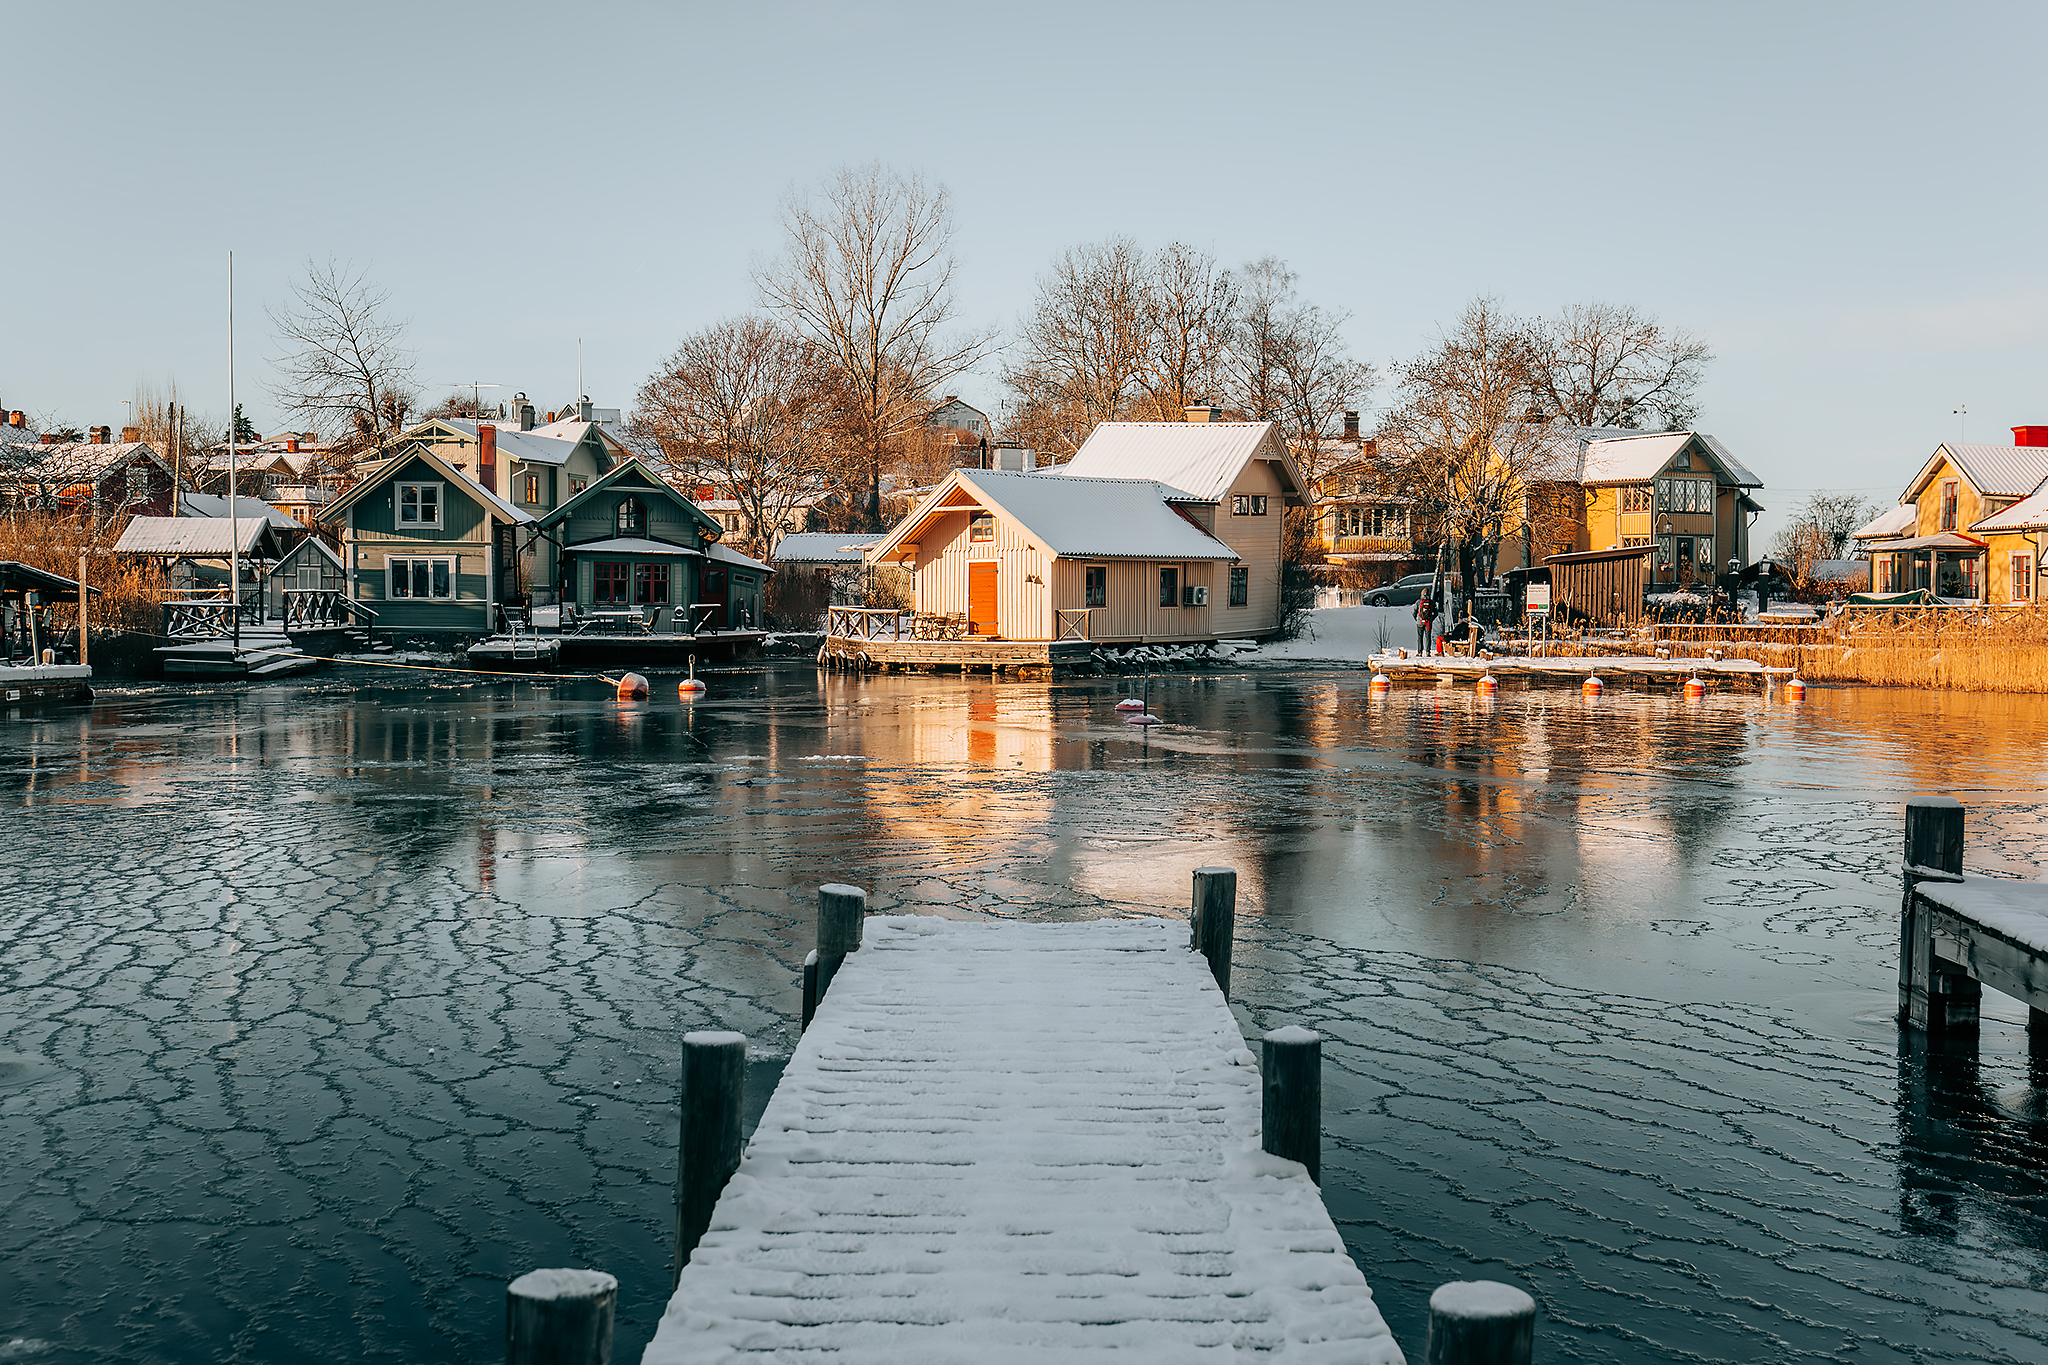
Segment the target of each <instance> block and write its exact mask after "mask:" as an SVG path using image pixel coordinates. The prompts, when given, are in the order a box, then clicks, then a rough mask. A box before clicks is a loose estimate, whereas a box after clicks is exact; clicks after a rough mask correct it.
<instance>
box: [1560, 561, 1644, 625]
mask: <svg viewBox="0 0 2048 1365" xmlns="http://www.w3.org/2000/svg"><path fill="white" fill-rule="evenodd" d="M1649 561H1650V556H1648V555H1617V556H1616V557H1615V558H1613V559H1600V560H1593V561H1591V562H1586V563H1577V564H1552V565H1551V566H1550V583H1551V601H1552V603H1553V604H1555V606H1556V607H1557V608H1558V609H1559V610H1563V609H1565V608H1567V607H1568V608H1569V609H1570V610H1571V611H1572V613H1573V614H1574V615H1575V616H1581V617H1587V618H1590V619H1592V620H1595V621H1602V622H1607V623H1610V624H1613V623H1632V622H1635V621H1640V620H1641V619H1642V618H1643V587H1644V583H1645V580H1646V575H1647V573H1648V569H1649Z"/></svg>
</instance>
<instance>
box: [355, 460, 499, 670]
mask: <svg viewBox="0 0 2048 1365" xmlns="http://www.w3.org/2000/svg"><path fill="white" fill-rule="evenodd" d="M376 478H377V480H378V482H379V483H380V484H381V485H383V486H382V487H381V488H379V489H377V490H375V491H372V492H370V493H368V494H366V495H365V496H364V497H363V498H362V500H361V501H359V502H357V503H356V504H355V505H354V506H353V507H351V508H349V510H348V521H347V534H346V542H345V546H344V549H343V552H342V562H343V564H344V566H345V567H346V569H347V571H348V577H349V582H350V584H351V595H352V596H354V598H355V599H356V600H357V601H358V602H361V603H363V604H365V605H366V606H368V607H370V608H371V609H372V610H373V611H375V612H376V613H377V627H378V629H380V630H393V629H397V630H488V629H489V628H490V624H491V609H490V593H491V586H492V584H491V577H492V576H491V543H490V539H489V537H490V526H491V520H490V518H489V517H487V516H486V515H485V504H484V503H483V502H482V501H481V500H480V499H478V498H475V497H472V496H470V495H469V494H468V493H467V492H465V490H464V488H463V484H462V482H461V481H460V480H454V479H448V478H445V477H443V476H442V475H441V474H440V473H439V471H437V470H435V469H434V468H433V466H431V465H429V464H427V463H426V462H425V461H423V460H419V459H411V460H406V461H403V462H401V463H400V464H398V466H397V467H396V468H395V469H391V470H380V471H379V472H378V473H377V475H376ZM401 483H437V484H440V485H441V525H440V526H439V527H438V528H436V527H425V526H414V527H406V528H403V529H401V528H400V527H399V525H398V524H397V511H396V504H397V498H398V493H397V486H398V485H399V484H401ZM392 558H399V559H412V558H452V559H454V560H455V584H454V586H455V596H454V597H453V598H441V599H418V598H393V597H391V596H390V595H389V594H388V592H387V588H388V587H389V585H390V581H391V579H390V570H389V569H388V567H387V564H386V561H387V560H389V559H392Z"/></svg>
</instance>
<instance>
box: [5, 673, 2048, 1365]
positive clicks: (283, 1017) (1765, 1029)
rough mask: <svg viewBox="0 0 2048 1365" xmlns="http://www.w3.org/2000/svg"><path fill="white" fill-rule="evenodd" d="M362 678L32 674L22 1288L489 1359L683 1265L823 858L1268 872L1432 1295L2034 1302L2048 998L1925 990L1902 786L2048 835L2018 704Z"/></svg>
mask: <svg viewBox="0 0 2048 1365" xmlns="http://www.w3.org/2000/svg"><path fill="white" fill-rule="evenodd" d="M711 682H712V692H711V695H710V697H709V698H707V699H706V700H705V701H702V702H698V703H696V704H694V705H688V706H686V705H684V704H682V703H681V702H680V701H679V700H678V699H676V698H675V697H673V696H672V695H657V696H656V697H655V698H654V699H653V700H652V701H650V702H648V703H644V704H625V705H622V704H620V703H618V702H616V701H615V700H614V699H613V698H612V697H611V696H610V695H608V692H607V690H606V689H604V688H602V687H600V686H597V685H594V684H593V685H572V684H563V685H542V684H528V683H511V684H494V685H489V686H484V685H476V686H470V685H456V686H414V685H392V684H390V683H388V682H386V681H384V680H382V679H381V678H371V679H368V680H364V679H362V678H360V677H358V676H355V675H347V676H340V677H334V678H328V679H319V680H313V681H311V682H309V683H299V684H290V685H278V686H266V687H256V688H249V689H244V690H237V691H221V692H205V691H195V690H181V689H161V690H149V689H143V690H137V691H134V692H130V693H126V694H113V695H109V696H107V697H104V698H102V700H101V701H100V702H99V703H98V704H97V705H96V706H95V707H94V708H93V709H92V711H91V712H90V714H86V713H59V714H53V715H51V716H49V717H44V718H40V719H31V720H25V721H20V722H16V723H14V724H12V725H10V726H8V727H7V728H6V729H5V730H0V784H4V786H5V787H6V788H7V789H8V790H10V791H11V792H12V793H13V794H14V796H15V799H16V801H17V803H18V805H19V806H20V808H21V810H20V815H19V819H18V821H17V829H16V833H17V837H16V838H15V839H14V840H12V841H10V843H9V846H8V849H7V852H6V854H5V855H4V857H0V878H4V879H5V882H6V893H7V894H6V903H7V904H9V905H11V906H13V907H16V912H15V913H14V914H12V915H10V916H8V917H6V918H5V919H4V920H0V1162H4V1163H5V1169H6V1170H7V1171H8V1178H7V1181H6V1182H5V1184H4V1186H0V1190H4V1195H0V1199H4V1216H0V1269H4V1273H5V1279H4V1281H0V1283H4V1284H5V1285H6V1286H7V1292H5V1293H0V1346H4V1344H5V1343H6V1342H7V1341H10V1340H13V1339H15V1338H22V1339H27V1340H34V1341H40V1342H47V1343H49V1344H50V1350H49V1352H48V1353H47V1354H46V1355H42V1356H39V1357H38V1358H39V1359H49V1360H52V1361H60V1360H106V1361H142V1360H186V1359H201V1358H204V1359H213V1358H223V1359H240V1360H252V1361H254V1360H271V1359H289V1358H299V1357H310V1356H313V1355H316V1354H317V1355H321V1356H349V1357H354V1358H362V1359H457V1360H479V1361H481V1360H490V1359H495V1358H498V1357H499V1356H500V1354H501V1351H502V1347H501V1345H500V1342H499V1338H498V1332H499V1330H500V1329H499V1326H498V1323H499V1320H500V1312H501V1310H500V1308H499V1304H500V1302H501V1296H502V1287H503V1282H504V1280H505V1279H506V1278H509V1277H510V1276H511V1275H513V1274H516V1273H517V1272H519V1271H521V1270H524V1269H527V1268H530V1267H532V1266H536V1265H554V1264H597V1265H602V1266H604V1267H606V1268H608V1269H611V1270H613V1271H614V1272H615V1273H617V1274H618V1275H619V1276H620V1278H621V1281H622V1289H621V1324H620V1342H619V1352H618V1358H619V1359H620V1360H622V1361H623V1360H633V1359H636V1358H637V1356H638V1352H639V1348H640V1344H641V1343H643V1342H644V1341H645V1340H646V1339H647V1337H648V1336H649V1335H650V1334H651V1332H652V1329H653V1324H654V1320H655V1317H656V1316H657V1314H658V1311H659V1306H660V1302H661V1299H662V1296H663V1294H664V1292H665V1289H666V1285H667V1282H668V1275H667V1270H666V1268H665V1261H666V1248H665V1246H664V1244H663V1243H664V1239H665V1237H666V1236H667V1235H668V1220H667V1218H666V1216H665V1210H666V1208H667V1206H668V1201H669V1200H670V1198H671V1194H670V1184H669V1182H670V1180H671V1179H672V1175H673V1161H674V1157H673V1141H674V1131H675V1112H674V1095H673V1091H674V1073H675V1066H676V1054H677V1048H678V1043H677V1035H678V1033H679V1032H680V1031H682V1030H684V1029H687V1028H695V1027H704V1026H707V1025H718V1026H724V1027H732V1028H737V1029H740V1030H741V1031H743V1032H745V1033H747V1034H748V1035H749V1036H750V1038H751V1039H753V1041H754V1045H755V1047H756V1049H757V1052H758V1053H759V1054H760V1055H761V1056H762V1057H763V1058H764V1059H766V1060H765V1062H764V1066H763V1068H762V1069H761V1070H760V1071H759V1074H758V1075H757V1077H756V1079H758V1080H760V1081H761V1082H762V1083H763V1088H765V1085H766V1084H770V1083H772V1079H773V1076H774V1074H775V1070H774V1068H775V1066H776V1065H777V1059H779V1058H780V1057H782V1056H784V1055H786V1054H787V1051H788V1048H789V1047H790V1045H791V1043H792V1041H793V1034H794V1028H793V1023H794V1015H795V1013H796V1010H797V1004H798V1001H797V995H796V990H795V980H796V973H797V966H798V963H799V962H800V960H801V957H802V954H803V952H804V950H805V948H806V947H807V946H808V944H807V941H806V940H807V938H808V936H809V933H810V901H811V897H812V894H813V889H814V888H815V886H816V885H817V883H819V882H821V881H826V880H851V881H855V882H859V883H862V884H865V885H867V886H869V887H870V888H871V889H872V891H873V893H874V899H875V902H876V903H877V904H878V905H879V906H880V907H883V908H900V909H908V910H914V911H917V912H919V913H928V914H945V915H958V916H984V915H1029V916H1038V917H1078V916H1101V915H1133V914H1156V913H1177V912H1179V911H1180V909H1181V907H1182V906H1184V905H1185V902H1186V897H1187V890H1188V872H1189V869H1191V868H1192V867H1195V866H1197V865H1202V864H1214V863H1223V864H1229V865H1232V866H1235V867H1237V868H1238V869H1239V873H1240V897H1241V903H1240V920H1241V926H1242V932H1241V936H1240V937H1241V942H1240V946H1239V951H1238V961H1239V966H1238V976H1237V980H1238V983H1239V987H1238V988H1239V996H1240V999H1239V1005H1240V1011H1241V1013H1242V1015H1243V1016H1244V1018H1245V1022H1246V1024H1247V1027H1248V1028H1250V1027H1257V1026H1262V1025H1265V1024H1269V1023H1271V1022H1274V1021H1277V1020H1282V1019H1304V1020H1307V1021H1309V1022H1313V1023H1316V1024H1319V1025H1321V1026H1322V1027H1324V1028H1325V1029H1327V1030H1328V1032H1329V1035H1330V1044H1329V1061H1330V1076H1329V1080H1328V1087H1329V1088H1328V1096H1327V1104H1328V1106H1329V1113H1328V1115H1327V1127H1328V1145H1329V1148H1330V1151H1329V1154H1328V1159H1327V1162H1326V1165H1327V1168H1328V1171H1329V1175H1328V1178H1327V1185H1328V1189H1327V1195H1328V1198H1329V1202H1330V1205H1331V1208H1332V1211H1333V1212H1334V1213H1335V1214H1336V1215H1337V1217H1338V1218H1339V1220H1340V1224H1341V1226H1342V1227H1343V1228H1344V1230H1345V1234H1346V1237H1347V1239H1348V1240H1349V1243H1350V1245H1351V1247H1352V1250H1353V1252H1354V1254H1355V1255H1356V1256H1357V1257H1358V1259H1359V1261H1360V1263H1361V1265H1363V1266H1364V1268H1365V1270H1366V1272H1367V1274H1368V1275H1369V1276H1370V1277H1371V1278H1372V1279H1373V1281H1374V1283H1375V1285H1376V1287H1377V1289H1378V1293H1379V1298H1380V1302H1381V1305H1382V1307H1383V1309H1384V1310H1385V1311H1386V1314H1387V1317H1388V1319H1389V1321H1390V1322H1391V1323H1392V1325H1393V1326H1394V1328H1395V1331H1396V1333H1397V1334H1398V1335H1400V1336H1401V1338H1402V1339H1403V1341H1404V1343H1406V1344H1407V1345H1408V1346H1409V1347H1410V1350H1411V1352H1412V1353H1415V1354H1418V1355H1419V1351H1420V1343H1421V1323H1422V1312H1423V1303H1424V1301H1425V1299H1426V1295H1427V1292H1428V1290H1429V1288H1431V1287H1433V1286H1434V1285H1435V1284H1437V1283H1440V1282H1442V1281H1443V1280H1446V1279H1450V1278H1455V1277H1458V1276H1464V1275H1473V1274H1484V1275H1490V1276H1497V1277H1503V1278H1511V1279H1515V1280H1518V1281H1520V1282H1522V1283H1525V1284H1527V1285H1528V1286H1529V1287H1530V1288H1531V1290H1532V1291H1534V1292H1535V1293H1536V1294H1537V1295H1538V1298H1539V1300H1540V1301H1541V1303H1542V1305H1543V1311H1544V1314H1545V1319H1546V1323H1547V1326H1546V1328H1545V1332H1544V1335H1543V1345H1542V1346H1541V1348H1540V1349H1539V1353H1538V1358H1539V1359H1545V1360H1565V1359H1586V1360H1599V1361H1650V1360H1667V1359H1674V1358H1684V1359H1703V1360H1730V1361H1735V1360H1741V1361H1756V1360H1771V1361H1778V1360H1784V1361H1792V1360H1820V1359H1855V1360H1858V1361H1869V1360H1887V1359H1899V1360H1906V1359H1916V1360H1945V1359H1957V1360H1961V1359H1994V1360H2008V1359H2009V1360H2038V1359H2043V1358H2044V1351H2043V1348H2042V1347H2041V1345H2040V1344H2039V1343H2040V1341H2041V1340H2042V1338H2043V1336H2044V1335H2048V1264H2044V1260H2048V1199H2044V1194H2048V1160H2044V1153H2048V1146H2044V1138H2048V1130H2044V1125H2043V1120H2042V1114H2043V1098H2042V1097H2043V1094H2044V1090H2043V1083H2044V1081H2048V1077H2044V1076H2042V1075H2040V1074H2038V1073H2036V1072H2033V1071H2030V1070H2029V1067H2028V1064H2027V1062H2026V1059H2025V1057H2024V1055H2023V1052H2024V1044H2023V1042H2022V1041H2021V1033H2020V1031H2019V1029H2018V1028H2017V1024H2018V1021H2019V1017H2020V1016H2019V1012H2018V1011H2017V1010H2016V1009H2014V1008H2013V1007H2011V1006H2010V1004H2009V1002H2007V1003H2005V1004H2003V1005H2001V1003H2000V1002H1999V1001H1998V1000H1996V999H1995V998H1994V997H1992V996H1990V995H1988V994H1987V997H1986V1001H1987V1020H1986V1024H1985V1026H1984V1036H1983V1048H1982V1052H1983V1055H1982V1058H1981V1059H1980V1060H1972V1059H1961V1058H1957V1057H1954V1056H1949V1055H1945V1054H1936V1055H1934V1056H1932V1057H1930V1056H1928V1055H1927V1054H1926V1052H1925V1051H1924V1049H1921V1050H1915V1049H1914V1048H1911V1047H1907V1048H1905V1049H1903V1050H1902V1049H1901V1047H1900V1044H1899V1040H1898V1036H1897V1033H1896V1030H1895V1029H1894V1028H1893V1027H1892V1024H1891V1022H1890V1012H1891V1008H1892V993H1893V990H1894V985H1893V983H1894V980H1895V962H1894V954H1895V952H1896V947H1895V944H1896V926H1895V923H1894V918H1895V914H1896V910H1895V907H1896V903H1897V889H1896V876H1897V872H1896V856H1897V854H1896V850H1897V845H1898V839H1899V827H1898V821H1899V816H1898V803H1899V802H1900V801H1901V800H1902V799H1903V797H1904V796H1905V795H1907V794H1908V793H1910V792H1912V791H1915V790H1920V789H1925V788H1934V789H1940V790H1949V791H1954V792H1956V793H1957V794H1959V795H1961V796H1962V797H1963V799H1964V800H1965V801H1966V802H1967V803H1968V804H1969V805H1970V807H1971V825H1970V835H1969V837H1970V851H1969V863H1970V865H1971V866H1972V867H1973V868H1974V869H1978V870H1984V871H1994V872H2002V873H2007V874H2018V875H2028V876H2038V875H2040V869H2039V862H2040V850H2041V848H2042V846H2043V842H2042V841H2043V835H2044V825H2043V804H2042V802H2041V799H2040V789H2041V786H2042V777H2043V773H2042V757H2041V756H2042V754H2043V753H2044V752H2048V749H2044V745H2043V741H2044V738H2048V735H2044V729H2048V726H2044V722H2043V718H2042V716H2041V714H2040V708H2039V707H2038V706H2037V705H2036V704H2034V703H2031V702H2027V701H2013V700H2008V699H2001V698H1982V697H1964V696H1943V695H1939V694H1933V693H1917V692H1878V691H1874V690H1871V691H1859V692H1844V691H1831V690H1817V691H1815V692H1813V693H1810V694H1809V700H1808V701H1807V702H1806V703H1804V704H1803V705H1797V706H1792V705H1787V704H1784V703H1782V702H1773V701H1767V700H1765V699H1762V698H1759V697H1757V696H1755V695H1753V694H1743V693H1732V694H1721V695H1716V696H1713V697H1710V698H1708V699H1707V700H1706V701H1704V702H1699V703H1686V702H1684V701H1682V700H1681V699H1678V698H1676V697H1673V696H1670V695H1669V694H1660V695H1658V696H1656V697H1650V698H1645V697H1633V696H1629V695H1626V694H1622V693H1614V692H1610V693H1609V694H1608V695H1607V696H1606V697H1604V698H1602V699H1600V700H1598V701H1596V702H1591V703H1589V702H1586V701H1584V700H1582V699H1581V698H1579V697H1578V696H1576V695H1575V694H1570V693H1565V692H1550V691H1529V692H1518V691H1506V692H1503V693H1501V694H1500V695H1499V697H1498V698H1496V699H1494V700H1492V701H1480V700H1478V699H1477V698H1476V697H1473V696H1472V695H1470V694H1469V693H1467V692H1464V691H1405V690H1404V691H1400V692H1397V693H1396V694H1395V695H1394V696H1393V697H1392V698H1390V699H1387V700H1385V701H1383V702H1377V703H1376V702H1372V701H1370V700H1369V699H1368V698H1367V696H1366V691H1365V687H1364V681H1363V679H1362V678H1360V677H1358V676H1357V675H1354V674H1348V673H1345V674H1334V673H1326V674H1318V673H1299V674H1295V673H1271V672H1268V673H1251V674H1245V675H1228V676H1217V677H1171V678H1168V679H1165V680H1163V681H1162V680H1157V679H1155V680H1154V681H1153V684H1152V693H1151V700H1152V710H1153V711H1154V712H1155V713H1156V714H1159V715H1160V716H1162V717H1163V718H1164V719H1165V721H1166V722H1167V723H1166V724H1165V725H1164V726H1162V727H1160V728H1159V729H1156V730H1153V731H1152V732H1150V733H1146V732H1143V731H1141V730H1138V729H1136V728H1134V727H1131V726H1128V725H1126V724H1124V723H1123V722H1122V721H1121V720H1120V719H1119V718H1118V717H1117V715H1116V713H1115V712H1114V710H1113V706H1114V703H1115V701H1116V700H1117V698H1118V697H1120V696H1121V695H1123V691H1122V689H1121V687H1120V685H1119V684H1116V683H1114V682H1110V681H1105V682H1103V683H1101V684H1092V683H1091V684H1074V685H1062V686H1057V687H1039V686H1028V685H1016V686H1004V687H995V686H987V685H979V684H971V683H961V682H958V681H953V680H936V679H909V678H887V679H867V680H862V679H857V678H846V677H836V676H835V677H830V678H822V679H821V678H818V677H816V676H814V675H813V674H812V673H811V672H810V671H809V670H807V669H779V670H778V669H762V670H758V671H749V672H735V673H727V674H722V675H718V676H716V677H714V678H713V679H712V680H711Z"/></svg>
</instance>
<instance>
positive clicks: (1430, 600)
mask: <svg viewBox="0 0 2048 1365" xmlns="http://www.w3.org/2000/svg"><path fill="white" fill-rule="evenodd" d="M1435 624H1436V598H1435V596H1434V595H1433V594H1430V593H1424V594H1422V596H1420V597H1418V598H1416V599H1415V648H1416V651H1417V652H1418V653H1421V654H1427V653H1429V632H1430V628H1431V627H1433V626H1434V625H1435Z"/></svg>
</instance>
